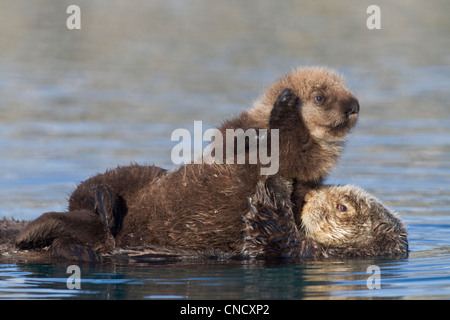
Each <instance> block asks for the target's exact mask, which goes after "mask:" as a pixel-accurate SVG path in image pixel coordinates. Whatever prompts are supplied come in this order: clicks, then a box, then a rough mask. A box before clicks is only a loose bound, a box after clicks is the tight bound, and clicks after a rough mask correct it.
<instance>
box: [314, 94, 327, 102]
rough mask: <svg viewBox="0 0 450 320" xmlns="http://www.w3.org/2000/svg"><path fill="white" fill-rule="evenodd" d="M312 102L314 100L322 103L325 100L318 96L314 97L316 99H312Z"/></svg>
mask: <svg viewBox="0 0 450 320" xmlns="http://www.w3.org/2000/svg"><path fill="white" fill-rule="evenodd" d="M314 100H315V101H316V102H318V103H322V102H323V100H325V99H324V97H323V96H321V95H318V96H316V97H315V98H314Z"/></svg>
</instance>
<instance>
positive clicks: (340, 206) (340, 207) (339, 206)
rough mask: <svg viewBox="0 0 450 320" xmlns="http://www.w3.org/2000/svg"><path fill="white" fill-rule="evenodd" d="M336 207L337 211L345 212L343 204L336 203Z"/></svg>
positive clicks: (345, 208)
mask: <svg viewBox="0 0 450 320" xmlns="http://www.w3.org/2000/svg"><path fill="white" fill-rule="evenodd" d="M336 209H337V210H338V211H339V212H347V207H346V206H344V205H343V204H338V205H337V206H336Z"/></svg>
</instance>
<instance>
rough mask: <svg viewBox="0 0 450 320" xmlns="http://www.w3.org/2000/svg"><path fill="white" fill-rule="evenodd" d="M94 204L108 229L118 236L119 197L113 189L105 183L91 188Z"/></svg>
mask: <svg viewBox="0 0 450 320" xmlns="http://www.w3.org/2000/svg"><path fill="white" fill-rule="evenodd" d="M91 192H92V204H93V207H94V211H95V212H96V213H97V214H98V215H99V216H100V218H101V220H102V222H103V224H104V225H105V227H107V229H108V230H109V231H110V232H111V233H112V234H113V236H116V235H117V233H118V231H119V230H120V226H119V225H118V224H120V223H118V219H117V216H118V207H119V197H118V195H117V194H116V193H115V192H114V191H112V189H111V188H110V187H109V186H107V185H105V184H99V185H96V186H94V187H92V189H91Z"/></svg>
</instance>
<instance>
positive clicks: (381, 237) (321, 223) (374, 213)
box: [301, 185, 408, 255]
mask: <svg viewBox="0 0 450 320" xmlns="http://www.w3.org/2000/svg"><path fill="white" fill-rule="evenodd" d="M305 201H306V204H305V206H304V207H303V211H302V216H301V219H302V228H303V229H304V231H305V233H306V235H307V236H308V237H310V238H312V239H314V240H315V241H317V242H319V243H321V244H323V245H326V246H330V247H335V248H356V250H361V251H366V255H369V254H380V253H405V252H407V250H408V244H407V239H406V230H405V228H404V227H403V225H402V223H401V221H400V220H399V219H398V218H397V217H396V216H395V214H393V213H392V212H391V211H390V210H389V209H388V208H386V207H385V206H384V205H383V204H382V203H381V202H380V201H379V200H377V199H376V198H374V197H373V196H371V195H370V194H368V193H366V192H365V191H363V190H362V189H360V188H358V187H354V186H349V185H345V186H323V187H321V188H319V189H316V190H312V191H310V192H309V193H308V194H307V196H306V197H305Z"/></svg>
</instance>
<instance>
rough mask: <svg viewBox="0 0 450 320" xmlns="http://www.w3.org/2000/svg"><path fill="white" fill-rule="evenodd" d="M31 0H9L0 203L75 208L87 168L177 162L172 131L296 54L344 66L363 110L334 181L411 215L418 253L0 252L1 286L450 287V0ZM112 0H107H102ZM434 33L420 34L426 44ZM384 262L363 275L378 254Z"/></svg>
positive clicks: (356, 293) (23, 210)
mask: <svg viewBox="0 0 450 320" xmlns="http://www.w3.org/2000/svg"><path fill="white" fill-rule="evenodd" d="M77 2H78V4H79V5H80V7H81V10H82V17H83V18H82V19H83V20H82V29H81V30H78V31H69V30H67V28H66V27H65V20H66V17H67V15H66V14H65V10H66V6H67V5H68V4H66V3H65V2H63V1H62V2H58V3H57V4H56V3H55V4H51V5H49V4H48V3H47V1H44V0H37V1H33V2H29V1H24V0H19V1H14V2H13V1H9V2H6V3H5V4H3V3H2V7H1V10H0V47H1V50H0V97H1V99H0V150H1V155H0V218H1V217H8V218H15V219H25V220H30V219H34V218H36V217H38V216H39V215H40V214H41V213H43V212H46V211H59V210H64V209H65V208H66V200H67V198H68V196H69V195H70V192H71V191H72V190H73V189H74V188H75V186H76V183H78V182H80V181H83V180H84V179H86V178H87V177H89V176H91V175H93V174H95V173H97V172H102V171H104V170H105V169H107V168H112V167H114V166H116V165H118V164H129V163H130V162H132V161H134V162H138V163H146V164H153V163H154V164H156V165H159V166H162V167H166V168H173V167H174V165H173V164H172V163H171V160H170V152H171V149H172V147H173V146H174V143H173V142H171V141H170V135H171V133H172V131H173V130H174V129H176V128H187V129H190V128H192V126H193V122H194V120H203V121H204V123H207V124H208V125H210V126H213V125H217V124H219V123H220V122H221V121H222V120H223V119H225V118H227V117H230V116H232V115H234V114H236V113H238V112H239V111H240V110H242V109H244V108H247V107H248V106H249V105H250V104H251V101H253V100H254V99H255V98H256V97H258V95H259V94H260V93H261V91H262V90H263V86H264V85H265V84H267V83H269V82H271V81H273V80H274V79H275V78H276V77H279V76H280V75H282V74H284V73H286V72H288V71H289V70H290V69H291V68H293V67H295V66H298V65H305V64H308V65H327V66H330V67H333V68H335V69H337V70H338V71H339V72H341V73H342V74H343V75H344V76H345V77H346V78H347V83H348V86H349V87H350V89H351V90H352V91H353V92H354V93H355V95H356V96H357V97H358V99H359V101H360V104H361V115H360V121H359V123H358V125H357V127H356V128H355V130H354V132H353V133H352V135H351V136H350V137H349V139H348V143H347V146H346V149H345V151H344V153H343V155H342V159H341V161H340V163H339V165H338V166H337V167H336V168H335V170H334V171H333V172H332V173H331V175H330V176H329V178H328V180H327V182H328V183H333V184H344V183H351V184H355V185H358V186H361V187H363V188H364V189H366V190H368V191H369V192H371V193H373V194H374V195H376V196H377V197H378V198H380V199H381V200H382V201H383V202H385V204H386V205H388V206H389V207H391V208H392V209H393V210H395V211H397V212H399V214H400V217H401V218H402V220H403V221H404V222H405V223H406V225H407V226H408V229H407V230H408V238H409V241H410V250H411V252H410V255H409V257H408V258H406V259H382V258H374V259H349V260H322V261H307V262H299V261H282V262H263V261H259V262H242V261H204V262H198V261H197V262H195V263H194V262H189V263H188V262H170V261H162V262H159V263H157V264H156V263H155V262H152V263H149V262H147V263H126V262H124V261H120V260H118V261H113V262H112V263H110V264H108V265H100V266H95V267H92V266H80V267H81V274H80V280H81V288H80V289H69V288H68V286H67V280H68V277H69V276H70V274H68V273H67V267H68V265H65V264H59V265H41V264H32V263H25V262H21V263H11V262H10V261H9V262H1V261H3V260H1V259H0V299H335V298H355V299H359V298H361V299H367V298H394V299H416V298H425V299H435V298H438V299H449V298H450V192H449V186H450V161H449V160H450V103H449V101H450V93H449V88H450V67H449V62H450V53H449V52H450V50H449V49H450V38H449V37H448V34H449V32H450V20H449V19H448V17H447V13H448V12H449V9H450V6H449V4H448V1H445V0H438V1H433V2H432V3H426V2H423V1H419V0H414V1H411V0H409V1H407V0H400V1H396V2H395V4H387V3H386V4H383V5H382V6H381V18H382V29H381V30H373V31H370V30H368V29H367V28H366V26H365V21H366V19H367V14H366V8H367V6H368V4H364V3H361V1H357V0H348V1H345V6H344V5H343V4H342V2H340V3H336V4H333V3H330V2H325V1H314V2H311V3H309V2H308V3H306V2H300V1H299V2H297V1H285V2H282V3H279V2H274V1H257V2H256V1H245V2H242V1H237V0H236V1H234V0H233V1H227V2H226V3H225V2H218V1H217V2H216V1H214V2H210V1H208V2H207V1H204V0H198V1H190V2H189V5H187V4H186V3H185V2H184V1H177V0H173V1H162V0H161V1H159V0H157V1H151V2H145V3H144V2H141V1H138V0H130V1H126V2H123V3H121V2H114V4H112V3H110V2H109V1H106V0H99V1H95V4H94V3H92V2H91V1H87V0H81V1H77ZM106 8H107V9H106ZM424 39H426V43H424V42H423V41H424ZM370 266H378V267H379V268H380V274H379V280H380V289H369V287H370V285H369V286H368V283H367V280H368V278H369V277H370V276H371V273H367V270H368V267H370Z"/></svg>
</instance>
